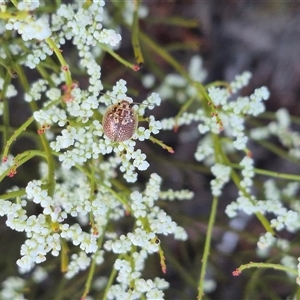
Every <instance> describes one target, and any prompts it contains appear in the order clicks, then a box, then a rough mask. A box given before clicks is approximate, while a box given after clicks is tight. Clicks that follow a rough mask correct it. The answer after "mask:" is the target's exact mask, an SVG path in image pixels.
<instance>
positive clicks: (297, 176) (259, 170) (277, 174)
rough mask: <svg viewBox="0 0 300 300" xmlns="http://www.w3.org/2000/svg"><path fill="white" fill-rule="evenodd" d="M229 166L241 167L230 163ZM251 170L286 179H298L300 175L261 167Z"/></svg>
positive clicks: (299, 179)
mask: <svg viewBox="0 0 300 300" xmlns="http://www.w3.org/2000/svg"><path fill="white" fill-rule="evenodd" d="M230 167H232V168H235V169H239V170H241V169H242V166H240V165H239V164H230ZM253 170H254V172H255V173H256V174H260V175H265V176H269V177H275V178H281V179H286V180H295V181H300V175H296V174H288V173H278V172H274V171H269V170H263V169H258V168H254V169H253Z"/></svg>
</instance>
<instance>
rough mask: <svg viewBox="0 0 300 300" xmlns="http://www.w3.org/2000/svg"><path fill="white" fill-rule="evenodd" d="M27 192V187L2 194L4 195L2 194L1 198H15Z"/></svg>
mask: <svg viewBox="0 0 300 300" xmlns="http://www.w3.org/2000/svg"><path fill="white" fill-rule="evenodd" d="M25 194H26V191H25V189H20V190H17V191H13V192H8V193H5V194H2V195H0V199H1V200H7V199H13V198H16V197H21V196H24V195H25Z"/></svg>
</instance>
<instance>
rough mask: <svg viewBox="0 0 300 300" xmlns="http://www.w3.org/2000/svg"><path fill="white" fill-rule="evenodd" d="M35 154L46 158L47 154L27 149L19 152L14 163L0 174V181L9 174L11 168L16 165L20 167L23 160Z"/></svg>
mask: <svg viewBox="0 0 300 300" xmlns="http://www.w3.org/2000/svg"><path fill="white" fill-rule="evenodd" d="M35 156H40V157H43V158H46V159H47V156H46V154H45V152H42V151H40V150H28V151H24V152H23V153H21V154H18V155H17V156H16V157H15V160H14V161H15V164H14V166H13V167H10V168H8V169H7V170H5V171H4V172H3V173H2V174H0V182H1V181H2V180H3V178H4V177H5V176H7V175H9V173H10V171H11V170H12V169H17V168H18V167H20V166H21V165H23V164H24V163H25V162H27V161H28V160H30V159H31V158H33V157H35Z"/></svg>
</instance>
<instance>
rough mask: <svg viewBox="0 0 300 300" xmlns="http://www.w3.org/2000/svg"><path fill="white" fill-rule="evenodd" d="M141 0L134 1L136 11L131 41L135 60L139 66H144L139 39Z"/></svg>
mask: <svg viewBox="0 0 300 300" xmlns="http://www.w3.org/2000/svg"><path fill="white" fill-rule="evenodd" d="M140 2H141V1H140V0H136V1H135V2H134V13H133V21H132V26H131V42H132V47H133V51H134V56H135V60H136V62H137V64H138V66H139V67H141V66H143V64H144V58H143V54H142V51H141V46H140V41H139V17H138V10H139V6H140Z"/></svg>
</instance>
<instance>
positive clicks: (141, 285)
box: [107, 250, 169, 300]
mask: <svg viewBox="0 0 300 300" xmlns="http://www.w3.org/2000/svg"><path fill="white" fill-rule="evenodd" d="M146 257H147V255H145V251H143V250H142V251H140V252H134V253H133V254H132V260H131V261H128V260H125V259H117V260H116V261H115V264H114V268H115V269H116V270H118V276H117V278H116V280H117V282H118V283H117V284H114V285H112V286H111V287H110V289H109V291H108V294H107V299H141V298H142V296H143V295H144V297H146V298H145V299H149V300H150V299H157V300H158V299H164V293H163V292H162V290H164V289H167V288H168V287H169V284H168V282H166V281H165V280H164V279H163V278H158V277H156V278H155V279H154V280H151V279H147V280H145V279H143V278H140V276H141V271H142V270H143V268H144V260H145V259H146Z"/></svg>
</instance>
